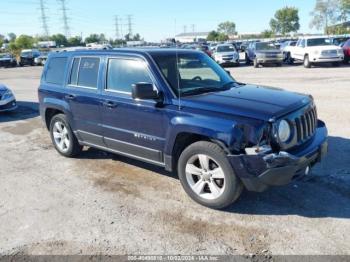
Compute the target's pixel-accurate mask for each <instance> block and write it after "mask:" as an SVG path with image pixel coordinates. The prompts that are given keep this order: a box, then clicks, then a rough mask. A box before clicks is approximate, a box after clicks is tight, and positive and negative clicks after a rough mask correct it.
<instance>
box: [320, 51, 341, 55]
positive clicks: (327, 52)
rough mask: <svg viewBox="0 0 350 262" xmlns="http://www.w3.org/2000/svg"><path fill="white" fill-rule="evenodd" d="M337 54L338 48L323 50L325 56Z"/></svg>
mask: <svg viewBox="0 0 350 262" xmlns="http://www.w3.org/2000/svg"><path fill="white" fill-rule="evenodd" d="M337 54H338V53H337V50H324V51H322V55H323V56H336V55H337Z"/></svg>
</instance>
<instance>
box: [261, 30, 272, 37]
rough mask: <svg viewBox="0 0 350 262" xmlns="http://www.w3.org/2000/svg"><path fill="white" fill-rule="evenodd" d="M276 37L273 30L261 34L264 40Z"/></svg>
mask: <svg viewBox="0 0 350 262" xmlns="http://www.w3.org/2000/svg"><path fill="white" fill-rule="evenodd" d="M274 36H275V34H274V32H273V31H272V30H264V31H262V32H261V37H263V38H272V37H274Z"/></svg>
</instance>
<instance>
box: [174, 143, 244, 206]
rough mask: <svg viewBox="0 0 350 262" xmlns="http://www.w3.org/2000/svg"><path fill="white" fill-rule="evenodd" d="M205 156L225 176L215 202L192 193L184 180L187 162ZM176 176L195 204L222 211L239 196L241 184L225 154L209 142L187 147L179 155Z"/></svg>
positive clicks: (185, 179)
mask: <svg viewBox="0 0 350 262" xmlns="http://www.w3.org/2000/svg"><path fill="white" fill-rule="evenodd" d="M197 154H206V155H208V156H210V157H211V158H213V159H214V160H215V161H216V162H217V163H218V164H219V165H220V167H221V168H222V169H223V171H224V174H225V190H224V192H223V194H222V195H221V196H220V197H219V198H218V199H216V200H207V199H203V198H201V197H200V196H198V195H197V194H196V193H194V192H193V190H192V189H191V187H190V185H189V184H188V182H187V178H186V164H187V161H188V160H189V159H190V158H191V157H192V156H194V155H197ZM177 170H178V176H179V179H180V181H181V184H182V186H183V188H184V190H185V191H186V193H187V194H188V195H189V196H190V197H191V198H192V199H193V200H194V201H196V202H197V203H199V204H201V205H203V206H206V207H209V208H214V209H223V208H225V207H227V206H229V205H231V204H232V203H233V202H234V201H235V200H236V199H237V198H238V197H239V195H240V193H241V191H242V188H241V187H242V184H241V181H240V180H239V178H237V177H236V175H235V174H234V172H233V169H232V167H231V165H230V163H229V161H228V159H227V156H226V154H225V152H224V151H223V150H222V149H221V148H220V147H219V146H217V145H216V144H214V143H210V142H197V143H194V144H192V145H190V146H189V147H187V148H186V149H185V150H184V151H183V152H182V154H181V155H180V158H179V161H178V166H177Z"/></svg>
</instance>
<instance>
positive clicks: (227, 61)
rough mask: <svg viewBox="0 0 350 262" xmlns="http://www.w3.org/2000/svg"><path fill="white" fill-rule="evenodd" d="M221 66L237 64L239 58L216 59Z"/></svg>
mask: <svg viewBox="0 0 350 262" xmlns="http://www.w3.org/2000/svg"><path fill="white" fill-rule="evenodd" d="M216 62H217V63H218V64H219V65H221V66H226V65H227V66H228V65H239V59H232V60H223V59H219V60H217V61H216Z"/></svg>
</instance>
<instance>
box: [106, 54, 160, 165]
mask: <svg viewBox="0 0 350 262" xmlns="http://www.w3.org/2000/svg"><path fill="white" fill-rule="evenodd" d="M106 66H107V70H106V76H105V79H106V83H105V89H104V90H103V92H102V100H103V102H102V109H101V113H102V122H103V126H102V127H103V135H104V142H105V144H106V146H107V147H108V148H110V149H112V150H114V151H116V152H118V153H123V154H125V155H127V156H131V157H134V158H138V159H140V160H144V161H148V162H152V163H156V164H162V163H163V162H164V159H163V153H162V152H163V149H164V144H165V139H164V138H165V132H166V130H165V126H166V125H165V121H166V119H165V115H164V111H163V109H162V108H159V107H157V105H156V104H157V103H156V102H155V101H153V100H138V101H136V100H134V99H132V97H131V89H132V85H133V84H136V83H152V84H155V81H154V78H153V77H152V74H151V73H150V70H149V69H148V66H147V63H146V62H145V61H144V60H142V59H141V58H132V57H111V58H109V59H108V60H107V65H106Z"/></svg>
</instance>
